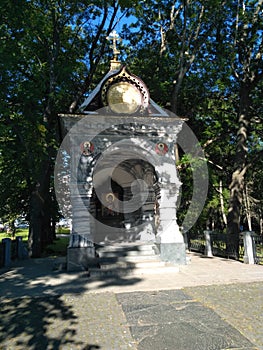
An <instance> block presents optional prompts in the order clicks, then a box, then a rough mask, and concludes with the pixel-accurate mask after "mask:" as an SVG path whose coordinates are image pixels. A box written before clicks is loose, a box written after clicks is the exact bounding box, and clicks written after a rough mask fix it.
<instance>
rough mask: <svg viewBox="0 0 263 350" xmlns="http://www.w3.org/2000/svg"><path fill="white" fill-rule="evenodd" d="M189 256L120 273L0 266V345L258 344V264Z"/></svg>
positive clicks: (84, 349) (48, 263)
mask: <svg viewBox="0 0 263 350" xmlns="http://www.w3.org/2000/svg"><path fill="white" fill-rule="evenodd" d="M191 257H192V263H191V264H190V265H187V266H185V267H183V268H182V269H181V271H180V272H179V273H177V274H162V275H145V274H142V275H139V276H138V275H137V276H134V275H131V276H123V277H121V278H116V277H109V278H104V279H89V278H88V276H87V273H85V272H84V273H67V272H65V271H59V270H57V269H54V262H55V263H57V262H58V261H57V260H56V259H53V258H49V259H35V260H27V261H19V262H16V263H15V264H14V265H13V266H11V267H10V268H8V269H1V270H0V349H1V350H13V349H14V350H24V349H29V350H42V349H43V350H46V349H47V350H51V349H52V350H57V349H58V350H64V349H72V350H75V349H81V350H94V349H102V350H121V349H124V350H125V349H134V350H135V349H138V350H147V349H150V348H151V350H158V349H162V350H165V349H169V350H170V349H171V350H181V349H184V350H191V349H199V348H200V349H202V350H223V349H224V350H226V349H232V350H237V349H239V350H245V349H246V350H255V349H260V350H263V346H262V344H263V332H262V324H263V322H262V321H263V320H262V315H263V310H262V306H263V298H262V288H263V267H262V266H256V265H245V264H241V263H238V262H235V261H231V260H226V259H217V258H214V259H206V258H203V257H201V256H198V255H195V254H192V255H191ZM139 321H140V322H139ZM222 334H223V335H224V336H222ZM193 344H194V345H193Z"/></svg>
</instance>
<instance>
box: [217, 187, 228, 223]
mask: <svg viewBox="0 0 263 350" xmlns="http://www.w3.org/2000/svg"><path fill="white" fill-rule="evenodd" d="M219 197H220V207H221V213H222V219H223V223H224V227H226V225H227V217H226V214H225V205H224V196H223V184H222V180H220V182H219Z"/></svg>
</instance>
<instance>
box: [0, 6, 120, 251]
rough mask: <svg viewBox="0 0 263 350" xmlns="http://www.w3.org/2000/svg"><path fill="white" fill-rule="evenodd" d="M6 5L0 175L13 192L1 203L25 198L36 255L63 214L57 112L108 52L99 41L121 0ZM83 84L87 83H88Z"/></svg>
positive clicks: (12, 206)
mask: <svg viewBox="0 0 263 350" xmlns="http://www.w3.org/2000/svg"><path fill="white" fill-rule="evenodd" d="M109 5H110V6H109ZM0 6H1V9H2V11H1V13H3V22H2V23H3V24H2V25H1V28H0V30H1V38H2V39H3V40H2V43H3V45H2V47H1V51H2V52H1V53H2V55H1V61H0V65H1V68H2V72H3V75H2V79H3V82H4V86H3V90H2V91H1V94H2V96H1V97H2V101H4V104H3V105H2V106H1V111H0V112H1V126H2V127H1V130H0V132H1V133H2V135H1V137H2V140H3V142H2V145H1V157H2V159H1V164H2V168H1V170H2V172H1V177H0V181H1V184H2V186H3V187H2V188H3V190H2V191H3V197H2V199H1V200H4V198H8V203H9V204H8V203H7V202H5V203H4V204H5V206H4V209H2V210H3V211H5V212H7V211H10V210H13V211H14V212H19V211H20V210H21V205H19V204H17V202H18V200H19V199H20V203H22V204H23V208H22V209H23V211H24V212H27V213H28V214H29V215H28V216H29V218H30V234H29V243H30V254H31V255H32V256H34V257H36V256H39V255H40V253H41V250H42V249H43V247H44V246H45V245H46V244H47V243H49V242H50V241H51V240H52V238H53V232H52V229H53V230H54V225H53V226H52V225H51V223H52V222H53V223H54V221H55V219H56V216H57V205H56V202H55V200H54V198H55V196H54V189H53V167H54V162H55V156H56V150H57V146H58V142H59V127H58V118H57V113H58V112H65V111H67V109H68V106H69V104H70V100H71V99H72V100H73V99H75V100H76V99H77V100H78V99H79V98H80V95H79V92H78V89H79V86H81V85H82V83H83V81H84V77H85V76H89V78H88V80H89V84H91V81H92V77H93V75H94V72H95V70H96V65H98V64H99V62H100V58H101V57H102V55H103V53H104V51H105V44H104V46H103V48H101V42H104V43H105V37H106V35H107V34H109V32H110V31H111V30H112V29H113V27H114V25H115V22H114V21H115V18H116V14H117V9H118V8H119V7H118V3H117V1H112V2H108V1H103V2H101V1H94V2H93V3H92V4H87V3H86V1H76V0H72V1H70V2H69V1H55V0H54V1H48V2H47V1H44V0H43V1H21V2H19V3H12V4H11V3H10V2H9V1H3V2H1V5H0ZM87 53H88V56H87ZM94 59H95V62H94ZM85 63H86V64H85ZM84 85H85V88H88V84H87V82H85V83H84ZM76 96H77V97H76ZM6 131H7V132H8V134H6ZM18 150H19V152H18ZM14 155H15V156H14ZM14 159H15V162H14V161H13V162H12V160H14ZM21 189H23V192H22V191H21ZM18 193H19V195H17V194H18Z"/></svg>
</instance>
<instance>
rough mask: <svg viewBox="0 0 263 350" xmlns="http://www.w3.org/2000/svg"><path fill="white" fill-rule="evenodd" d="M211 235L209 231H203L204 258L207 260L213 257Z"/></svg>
mask: <svg viewBox="0 0 263 350" xmlns="http://www.w3.org/2000/svg"><path fill="white" fill-rule="evenodd" d="M211 233H212V231H209V230H205V231H204V236H205V256H207V257H208V258H212V257H213V251H212V242H211Z"/></svg>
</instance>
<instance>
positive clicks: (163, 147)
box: [155, 142, 168, 156]
mask: <svg viewBox="0 0 263 350" xmlns="http://www.w3.org/2000/svg"><path fill="white" fill-rule="evenodd" d="M155 152H156V153H157V154H159V155H161V156H163V155H165V154H166V153H167V152H168V146H167V144H166V143H164V142H158V143H157V144H156V146H155Z"/></svg>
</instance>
